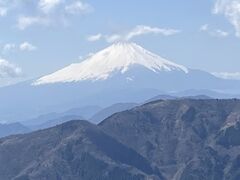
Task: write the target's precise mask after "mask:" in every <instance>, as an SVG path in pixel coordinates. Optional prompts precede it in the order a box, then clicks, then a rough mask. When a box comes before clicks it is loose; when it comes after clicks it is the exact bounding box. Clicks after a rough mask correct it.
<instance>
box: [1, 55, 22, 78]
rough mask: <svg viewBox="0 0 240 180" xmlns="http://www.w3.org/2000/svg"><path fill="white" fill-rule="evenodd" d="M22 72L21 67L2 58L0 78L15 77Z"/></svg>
mask: <svg viewBox="0 0 240 180" xmlns="http://www.w3.org/2000/svg"><path fill="white" fill-rule="evenodd" d="M21 74H22V70H21V68H20V67H18V66H16V65H14V64H12V63H10V62H8V61H7V60H5V59H1V58H0V78H14V77H19V76H21Z"/></svg>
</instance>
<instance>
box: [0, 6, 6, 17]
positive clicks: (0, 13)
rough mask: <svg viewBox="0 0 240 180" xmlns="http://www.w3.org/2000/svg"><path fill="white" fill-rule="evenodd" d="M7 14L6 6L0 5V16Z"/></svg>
mask: <svg viewBox="0 0 240 180" xmlns="http://www.w3.org/2000/svg"><path fill="white" fill-rule="evenodd" d="M6 15H7V8H5V7H0V16H6Z"/></svg>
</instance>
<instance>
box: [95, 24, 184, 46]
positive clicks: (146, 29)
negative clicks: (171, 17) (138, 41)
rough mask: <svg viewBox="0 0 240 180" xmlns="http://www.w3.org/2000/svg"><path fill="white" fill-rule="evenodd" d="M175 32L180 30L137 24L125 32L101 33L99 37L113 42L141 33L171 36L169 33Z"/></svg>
mask: <svg viewBox="0 0 240 180" xmlns="http://www.w3.org/2000/svg"><path fill="white" fill-rule="evenodd" d="M177 33H180V31H179V30H177V29H166V28H158V27H150V26H144V25H139V26H136V27H135V28H133V29H131V30H130V31H128V32H126V33H122V34H121V33H119V34H111V35H102V36H101V38H102V37H103V38H104V39H105V40H106V41H107V42H109V43H113V42H116V41H130V40H132V39H133V38H135V37H137V36H143V35H147V34H157V35H162V36H171V35H175V34H177ZM101 38H98V39H96V40H100V39H101ZM96 40H95V41H96Z"/></svg>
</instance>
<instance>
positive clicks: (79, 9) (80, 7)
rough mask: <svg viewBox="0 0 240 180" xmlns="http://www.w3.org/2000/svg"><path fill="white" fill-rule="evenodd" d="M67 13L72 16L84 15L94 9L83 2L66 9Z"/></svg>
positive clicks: (77, 2) (70, 5)
mask: <svg viewBox="0 0 240 180" xmlns="http://www.w3.org/2000/svg"><path fill="white" fill-rule="evenodd" d="M65 10H66V12H67V13H70V14H79V13H80V14H83V13H88V12H91V11H93V7H92V6H91V5H89V4H87V3H83V2H81V1H76V2H73V3H72V4H69V5H67V6H66V7H65Z"/></svg>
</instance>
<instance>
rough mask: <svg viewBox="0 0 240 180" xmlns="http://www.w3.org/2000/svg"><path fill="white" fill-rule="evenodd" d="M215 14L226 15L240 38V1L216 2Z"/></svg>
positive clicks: (219, 0)
mask: <svg viewBox="0 0 240 180" xmlns="http://www.w3.org/2000/svg"><path fill="white" fill-rule="evenodd" d="M213 13H214V14H222V15H224V16H225V17H226V18H227V19H228V21H229V22H230V23H231V24H232V25H233V27H234V28H235V31H236V36H237V37H240V0H216V3H215V6H214V9H213Z"/></svg>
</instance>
